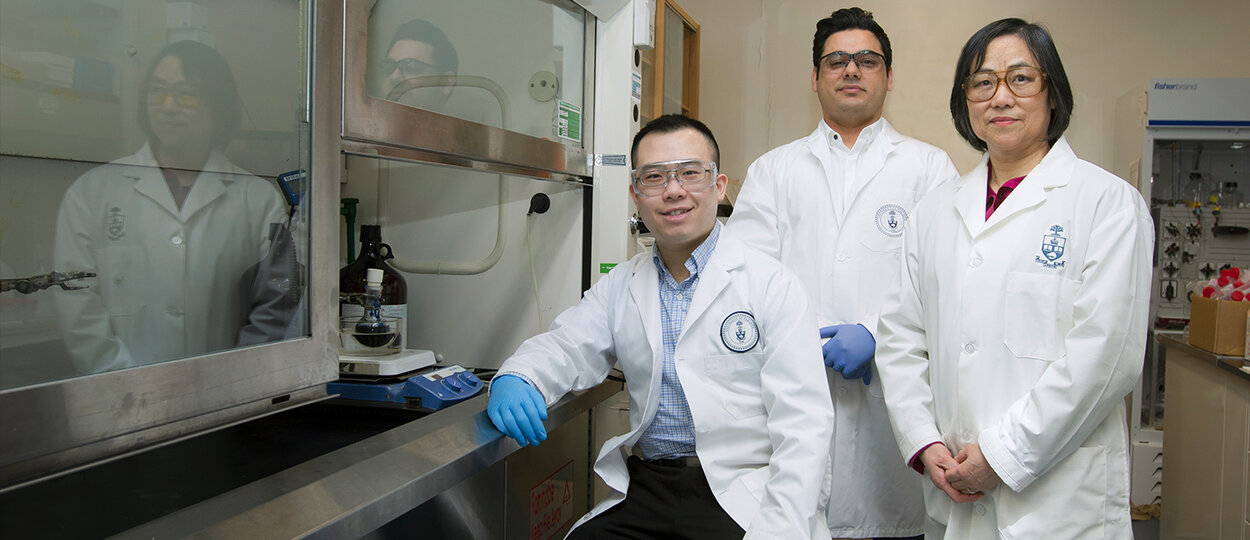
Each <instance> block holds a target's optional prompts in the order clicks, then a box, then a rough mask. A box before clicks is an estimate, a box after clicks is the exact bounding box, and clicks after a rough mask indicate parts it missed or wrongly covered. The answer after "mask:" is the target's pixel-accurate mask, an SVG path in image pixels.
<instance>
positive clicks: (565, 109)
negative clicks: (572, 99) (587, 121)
mask: <svg viewBox="0 0 1250 540" xmlns="http://www.w3.org/2000/svg"><path fill="white" fill-rule="evenodd" d="M556 107H558V109H559V113H558V115H557V122H558V125H557V126H556V131H557V134H558V135H559V136H561V137H564V138H565V139H571V140H574V141H577V142H581V141H582V109H581V107H578V106H576V105H573V104H572V103H565V102H563V101H559V102H557V105H556Z"/></svg>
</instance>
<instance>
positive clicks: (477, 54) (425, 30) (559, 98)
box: [366, 0, 586, 145]
mask: <svg viewBox="0 0 1250 540" xmlns="http://www.w3.org/2000/svg"><path fill="white" fill-rule="evenodd" d="M485 10H489V11H490V16H488V17H487V16H483V13H484V12H485ZM585 17H586V14H585V12H584V10H582V9H581V8H580V7H578V6H577V5H576V4H574V3H573V2H571V1H569V0H544V1H523V2H495V3H482V2H477V1H465V2H441V3H430V2H423V3H415V2H379V3H377V4H375V5H374V6H373V8H372V11H371V12H370V15H369V27H368V39H369V44H368V58H369V62H368V67H367V69H366V82H367V85H366V88H367V89H368V94H369V95H370V96H373V97H375V98H379V99H385V100H388V101H393V102H397V103H401V104H403V105H408V106H411V107H417V108H421V109H425V110H430V111H435V112H438V113H441V114H445V115H448V116H453V117H456V118H460V119H463V120H469V121H473V122H478V123H481V124H486V125H490V126H493V127H499V128H503V129H507V130H510V131H515V132H519V133H524V134H527V135H532V136H536V137H544V138H547V139H550V140H560V141H561V142H564V143H566V144H575V145H579V144H580V143H581V139H580V135H579V134H578V133H580V130H569V129H567V128H566V129H564V130H563V131H561V129H560V126H559V122H560V121H561V120H560V117H559V116H560V110H561V105H562V104H563V106H564V109H565V110H566V116H567V111H568V110H576V111H581V110H584V108H585V104H584V103H583V100H584V98H583V86H584V81H583V78H584V76H583V72H584V49H585V26H584V25H585V20H586V19H585ZM483 36H489V39H485V38H484V37H483ZM500 43H505V44H506V46H504V47H502V48H501V46H500V45H499V44H500ZM533 85H537V86H541V87H542V89H544V90H545V89H548V88H551V87H552V85H554V91H548V92H535V91H533V90H534V88H532V86H533ZM574 120H576V121H579V122H580V117H578V118H575V119H574Z"/></svg>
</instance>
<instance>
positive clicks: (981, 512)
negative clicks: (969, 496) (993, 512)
mask: <svg viewBox="0 0 1250 540" xmlns="http://www.w3.org/2000/svg"><path fill="white" fill-rule="evenodd" d="M972 508H973V509H974V510H976V512H977V515H978V516H984V515H985V505H982V504H978V505H975V506H973V507H972Z"/></svg>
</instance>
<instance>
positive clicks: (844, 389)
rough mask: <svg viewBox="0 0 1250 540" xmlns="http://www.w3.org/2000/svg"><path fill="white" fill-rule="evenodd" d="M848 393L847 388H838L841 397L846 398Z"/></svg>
mask: <svg viewBox="0 0 1250 540" xmlns="http://www.w3.org/2000/svg"><path fill="white" fill-rule="evenodd" d="M846 392H847V389H846V387H845V386H839V387H838V395H839V396H845V395H846Z"/></svg>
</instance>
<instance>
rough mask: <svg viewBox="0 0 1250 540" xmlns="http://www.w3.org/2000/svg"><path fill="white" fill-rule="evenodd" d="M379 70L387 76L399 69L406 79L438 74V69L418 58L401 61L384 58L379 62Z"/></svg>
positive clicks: (402, 59)
mask: <svg viewBox="0 0 1250 540" xmlns="http://www.w3.org/2000/svg"><path fill="white" fill-rule="evenodd" d="M378 69H379V70H381V71H382V73H385V74H387V75H390V74H391V73H394V72H395V70H397V69H398V70H399V73H400V75H403V76H404V78H405V79H411V78H413V77H419V76H421V75H435V74H437V73H438V67H436V66H434V65H433V64H427V63H425V62H422V61H420V60H417V59H416V58H401V59H399V60H395V59H393V58H383V59H382V61H381V62H378Z"/></svg>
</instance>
